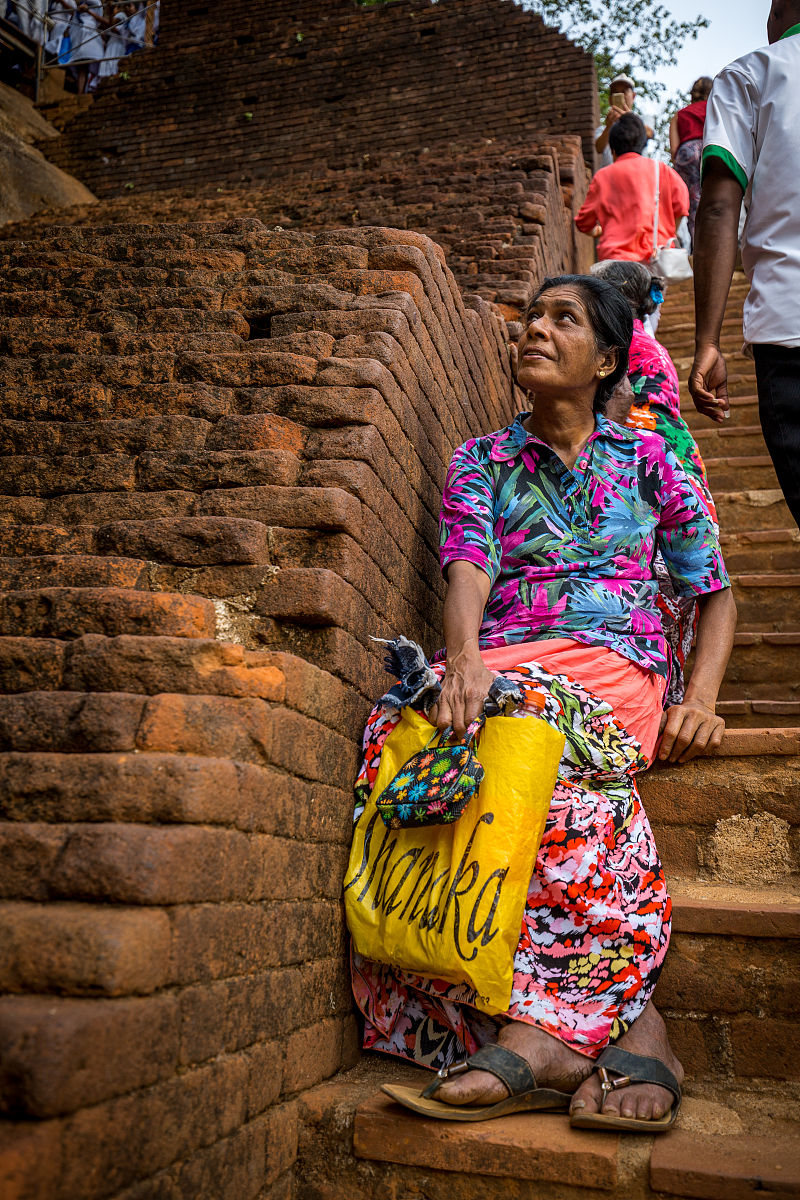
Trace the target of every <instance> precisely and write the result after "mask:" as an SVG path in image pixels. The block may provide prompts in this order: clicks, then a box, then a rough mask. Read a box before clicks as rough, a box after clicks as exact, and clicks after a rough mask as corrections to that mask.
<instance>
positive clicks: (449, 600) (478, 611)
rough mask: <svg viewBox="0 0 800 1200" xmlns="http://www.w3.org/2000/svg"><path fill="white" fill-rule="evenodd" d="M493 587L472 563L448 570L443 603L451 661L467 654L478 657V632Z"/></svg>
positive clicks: (448, 659) (461, 564) (448, 651)
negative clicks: (445, 594)
mask: <svg viewBox="0 0 800 1200" xmlns="http://www.w3.org/2000/svg"><path fill="white" fill-rule="evenodd" d="M490 587H491V581H490V579H489V576H488V575H487V574H486V572H485V571H482V570H481V569H480V567H476V566H475V565H474V564H473V563H469V562H454V563H451V564H450V566H449V567H448V571H447V596H446V598H445V602H444V644H445V646H446V647H447V661H448V662H450V661H451V660H455V659H457V658H460V657H463V656H465V655H466V656H467V657H470V658H475V657H479V651H478V631H479V630H480V627H481V621H482V619H483V610H484V608H485V607H486V601H487V600H488V598H489V589H490Z"/></svg>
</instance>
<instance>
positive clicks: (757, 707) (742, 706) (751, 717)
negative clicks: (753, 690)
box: [717, 684, 800, 729]
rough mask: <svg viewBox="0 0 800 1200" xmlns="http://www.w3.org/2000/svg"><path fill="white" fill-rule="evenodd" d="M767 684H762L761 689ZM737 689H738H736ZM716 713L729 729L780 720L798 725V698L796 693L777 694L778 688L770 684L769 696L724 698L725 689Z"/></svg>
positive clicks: (756, 725)
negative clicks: (722, 718)
mask: <svg viewBox="0 0 800 1200" xmlns="http://www.w3.org/2000/svg"><path fill="white" fill-rule="evenodd" d="M768 687H769V685H767V684H765V685H763V689H758V690H759V691H761V690H764V689H766V688H768ZM736 690H737V691H738V690H740V689H738V688H737V689H736ZM717 713H718V714H719V715H720V716H721V717H724V718H725V723H726V725H727V726H728V727H729V728H731V729H754V728H761V727H762V726H764V725H769V724H771V723H772V722H773V721H780V722H781V724H782V725H786V726H789V725H800V699H798V698H797V694H796V693H794V694H792V693H789V694H787V695H780V694H778V689H777V688H776V687H775V686H774V685H772V687H771V692H770V696H768V697H764V696H760V697H756V698H752V697H748V698H745V699H735V700H732V699H726V698H725V691H724V690H723V691H722V692H721V696H720V699H719V700H718V701H717Z"/></svg>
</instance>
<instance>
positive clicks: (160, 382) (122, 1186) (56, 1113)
mask: <svg viewBox="0 0 800 1200" xmlns="http://www.w3.org/2000/svg"><path fill="white" fill-rule="evenodd" d="M128 212H129V213H130V212H131V210H130V209H129V210H128ZM115 215H116V214H115ZM518 217H519V214H517V219H518ZM518 232H519V231H518ZM523 236H524V235H523ZM0 255H2V259H3V266H4V272H3V278H4V284H3V287H4V291H3V294H2V295H0V342H1V343H2V352H3V360H2V363H0V374H1V376H2V383H3V385H4V406H5V408H4V417H5V420H4V423H3V426H2V432H1V433H0V439H1V440H0V476H1V477H2V490H3V491H4V492H5V499H4V502H3V513H4V517H5V518H6V520H5V521H4V523H3V524H2V525H0V549H1V550H2V559H0V583H1V584H2V588H3V590H4V592H5V594H4V596H3V597H2V602H1V603H0V678H1V680H2V684H3V690H4V691H6V692H7V693H8V694H7V695H6V697H5V698H3V699H2V701H1V702H0V739H2V747H1V748H2V750H3V753H2V755H0V819H1V824H0V835H2V837H3V839H4V853H5V856H6V862H7V864H8V869H7V870H6V871H5V872H4V879H3V885H2V887H3V891H2V896H3V898H4V899H5V900H6V901H7V903H6V904H5V906H4V907H3V908H2V909H0V924H2V936H3V937H4V939H5V943H6V944H7V945H9V946H11V947H12V951H13V952H12V954H11V955H10V956H9V960H8V962H7V965H6V967H5V968H3V970H4V973H3V974H0V982H2V986H3V988H4V990H5V991H6V992H7V994H6V995H5V996H4V997H2V998H0V1020H2V1021H3V1022H4V1029H5V1031H6V1034H5V1041H4V1044H3V1045H4V1048H3V1051H2V1054H0V1075H2V1080H3V1083H4V1100H3V1105H4V1112H5V1114H6V1116H7V1117H8V1118H9V1122H8V1127H7V1129H6V1130H5V1131H4V1132H2V1133H0V1149H2V1147H3V1145H10V1146H11V1159H10V1161H11V1168H10V1171H11V1174H10V1175H8V1176H6V1177H3V1176H0V1179H4V1180H5V1181H6V1182H8V1180H9V1179H10V1180H11V1183H12V1185H13V1187H14V1189H15V1190H13V1191H10V1195H11V1196H13V1197H14V1198H15V1200H40V1198H41V1197H47V1200H100V1198H102V1197H114V1198H115V1200H151V1198H155V1197H156V1196H159V1197H160V1196H163V1195H169V1196H170V1197H173V1196H174V1197H176V1198H177V1197H184V1196H185V1197H187V1200H188V1197H190V1196H191V1197H192V1200H196V1197H197V1196H199V1195H202V1196H203V1200H206V1197H208V1200H216V1198H217V1197H219V1198H220V1200H233V1197H235V1198H236V1200H240V1197H241V1198H245V1197H247V1200H250V1198H251V1197H252V1198H253V1200H288V1197H292V1198H293V1200H368V1198H369V1200H372V1197H373V1196H375V1195H377V1194H385V1195H387V1196H397V1197H398V1200H399V1198H400V1197H402V1198H403V1200H405V1198H406V1197H408V1198H411V1197H414V1200H416V1198H417V1197H423V1196H424V1197H426V1198H428V1200H439V1198H442V1200H443V1198H444V1197H445V1196H447V1197H448V1200H477V1198H478V1197H484V1196H487V1195H502V1196H503V1197H504V1198H505V1197H508V1200H517V1198H518V1200H555V1198H556V1197H558V1198H559V1200H561V1198H563V1200H591V1198H597V1197H601V1196H606V1197H607V1196H614V1197H615V1198H616V1200H645V1198H650V1197H653V1196H655V1195H672V1196H688V1197H698V1198H701V1197H715V1198H719V1200H739V1197H750V1196H753V1197H756V1196H759V1195H769V1196H771V1197H773V1200H781V1198H782V1197H788V1196H796V1195H798V1193H800V1161H799V1160H800V1125H798V1122H797V1121H796V1120H795V1119H794V1115H793V1110H792V1108H791V1105H792V1104H796V1103H797V1102H798V1100H800V1088H798V1084H797V1079H798V1067H797V1062H798V1051H799V1050H800V1024H799V1023H798V1021H797V1012H798V1003H797V999H798V997H797V991H798V982H797V981H798V975H800V972H798V957H799V956H798V953H797V951H798V939H800V885H799V884H798V824H800V807H799V806H798V781H800V730H798V728H797V726H798V724H799V722H798V721H797V709H796V681H797V678H798V673H797V671H796V664H797V656H798V651H797V649H796V647H797V646H798V640H799V638H798V635H797V634H796V632H795V631H794V625H795V624H796V620H797V619H796V618H793V613H794V612H796V609H797V605H796V603H793V596H794V594H796V585H797V582H798V576H797V575H793V574H792V571H793V569H794V568H796V565H797V541H796V537H795V532H796V531H793V530H792V523H791V521H790V519H789V516H788V513H787V510H786V508H785V505H784V504H783V502H782V500H781V498H780V495H779V493H778V492H777V490H776V484H775V480H774V477H773V476H772V474H771V469H770V468H768V467H766V466H765V464H764V462H763V461H762V460H763V457H764V451H763V444H762V443H761V442H760V435H759V434H758V430H757V425H756V416H755V407H754V405H755V401H754V394H755V388H754V384H753V378H752V371H751V368H750V364H749V362H748V360H746V359H737V358H736V357H735V351H736V348H737V345H738V339H739V337H740V334H739V328H740V326H739V323H738V322H739V317H738V314H737V308H738V306H739V305H740V302H741V298H742V295H743V291H744V288H743V285H742V283H741V281H739V280H737V283H736V285H735V287H734V291H733V294H732V300H731V308H730V311H731V316H730V319H729V321H728V323H727V325H726V336H727V338H728V342H727V346H726V348H727V349H728V350H729V352H730V354H731V357H730V364H731V386H732V391H733V393H734V395H735V400H734V405H733V415H732V418H731V422H730V426H729V427H728V426H726V427H725V428H724V429H722V430H721V431H717V430H716V429H711V430H709V429H708V428H706V429H702V430H700V434H701V437H700V441H701V445H702V448H703V452H704V454H705V456H706V461H707V465H708V466H709V472H710V475H711V482H712V486H713V488H714V490H715V495H716V500H717V503H718V506H719V511H720V517H721V522H722V530H723V538H724V540H725V546H726V551H727V553H728V558H729V562H730V564H731V569H732V573H733V574H734V577H735V587H736V591H737V600H738V602H739V605H740V617H741V623H740V632H739V634H738V635H737V646H736V651H735V654H734V658H733V661H732V664H731V668H730V671H729V674H728V678H727V680H726V685H725V687H726V691H725V692H724V693H723V699H722V701H721V704H723V705H727V706H728V709H727V710H726V716H727V717H728V719H729V725H730V727H731V728H730V731H729V732H728V733H727V734H726V738H725V742H724V745H723V749H722V752H721V754H720V755H719V756H717V757H716V758H714V759H702V760H700V761H699V762H697V763H694V764H692V765H690V766H688V767H681V768H677V769H675V768H670V769H665V770H657V771H654V772H652V773H651V774H650V775H649V776H647V777H646V778H645V779H644V780H643V781H642V791H643V795H644V798H645V803H646V806H647V809H648V812H649V813H650V816H651V820H652V822H653V825H654V827H655V829H656V834H657V838H658V842H659V846H660V847H661V850H662V854H663V857H664V860H665V862H666V864H667V866H668V869H669V871H670V875H671V879H672V890H673V895H674V899H675V933H674V939H673V946H672V950H671V953H670V956H669V958H668V961H667V965H666V967H665V970H664V973H663V976H662V979H661V981H660V982H659V987H658V992H657V997H656V999H657V1003H658V1004H659V1007H660V1008H661V1009H662V1010H663V1011H664V1013H665V1016H666V1018H667V1021H668V1023H669V1028H670V1034H671V1037H672V1038H673V1041H674V1044H675V1047H676V1050H677V1051H678V1053H679V1055H680V1056H681V1058H682V1060H683V1062H684V1064H685V1065H686V1068H687V1072H688V1084H687V1101H686V1105H685V1109H684V1114H683V1116H682V1118H681V1124H680V1128H679V1129H678V1130H677V1131H675V1132H673V1133H671V1134H670V1135H669V1136H668V1137H665V1138H662V1139H661V1140H656V1141H655V1142H653V1141H652V1139H648V1138H646V1137H630V1136H616V1135H611V1136H609V1137H606V1136H602V1135H593V1134H588V1133H579V1132H577V1131H575V1132H573V1131H570V1130H569V1128H568V1126H567V1124H566V1122H565V1120H564V1119H563V1118H559V1117H536V1116H524V1117H517V1118H512V1119H510V1120H506V1121H502V1122H494V1123H491V1124H489V1125H487V1126H479V1127H476V1129H466V1130H465V1129H463V1128H461V1127H454V1128H451V1127H442V1126H441V1125H438V1124H437V1125H433V1124H429V1123H424V1122H420V1121H418V1120H417V1119H416V1118H412V1117H410V1116H409V1117H406V1116H403V1115H402V1114H400V1113H399V1112H398V1111H397V1110H396V1109H394V1108H393V1107H391V1106H389V1105H387V1104H384V1102H383V1101H382V1100H381V1099H380V1095H379V1092H378V1088H379V1084H380V1083H381V1082H383V1081H384V1080H386V1079H387V1078H390V1077H394V1078H397V1079H402V1078H406V1077H407V1076H408V1071H407V1069H406V1068H404V1067H403V1066H401V1065H399V1064H394V1063H392V1062H390V1061H388V1060H386V1059H383V1058H376V1057H369V1056H364V1057H362V1058H361V1059H360V1060H359V1061H358V1062H356V1060H357V1059H358V1055H357V1053H356V1050H355V1039H354V1025H353V1020H352V1016H351V1013H350V1003H349V999H348V990H347V979H346V973H345V970H344V961H343V954H342V951H343V946H342V942H341V916H340V912H339V909H338V905H337V901H336V897H337V894H338V887H339V880H340V878H341V874H342V870H343V863H344V858H345V856H346V847H347V838H348V832H349V830H348V810H349V806H350V798H349V794H348V789H349V784H350V781H351V778H352V774H353V771H354V766H355V761H356V757H357V736H358V734H357V730H358V726H359V724H360V722H361V721H362V719H363V713H364V710H365V705H366V703H367V701H368V700H369V699H370V698H371V697H372V696H374V695H375V694H376V692H377V690H378V688H379V687H380V685H381V681H382V675H381V672H380V668H379V661H378V656H376V655H375V653H374V650H373V649H372V648H371V646H370V643H369V638H368V636H367V634H368V633H369V632H373V631H375V632H386V631H389V630H394V629H398V628H402V629H404V630H406V631H410V632H412V633H413V634H414V635H415V636H418V637H419V638H421V639H422V640H424V641H425V642H426V643H427V644H429V645H432V644H433V643H434V642H436V641H437V638H438V635H437V633H436V627H437V623H438V622H437V604H438V598H439V596H440V595H441V590H440V583H439V580H438V572H437V570H436V561H435V542H436V530H435V514H436V511H437V503H438V489H439V488H440V487H441V475H442V468H443V464H444V463H445V462H446V460H447V457H448V454H449V449H450V448H451V447H452V446H453V445H454V444H456V443H457V442H458V441H460V440H463V438H464V437H465V436H467V433H468V432H469V430H470V428H471V427H477V426H478V425H479V426H480V427H483V428H490V427H497V426H498V425H500V424H502V423H503V422H504V421H505V420H506V419H507V412H508V405H509V403H510V388H509V377H508V371H507V359H506V357H505V347H504V344H503V341H502V336H501V325H500V323H499V322H498V321H496V320H495V319H494V318H493V317H492V315H491V313H490V311H489V309H488V306H487V305H486V304H485V303H484V302H483V301H482V300H481V299H480V298H478V297H475V298H473V299H472V300H470V302H469V306H468V307H465V306H464V304H463V302H462V299H461V297H460V295H459V294H458V291H457V290H456V288H455V283H454V281H453V279H452V276H450V275H449V274H448V273H447V272H446V271H445V270H444V269H443V258H442V255H441V253H440V252H439V251H437V250H436V248H435V247H433V245H432V243H430V242H429V241H428V240H427V239H426V238H422V237H420V236H419V235H418V234H414V233H410V232H409V233H405V232H396V231H395V232H392V231H385V230H383V231H381V230H376V229H359V228H351V229H347V230H340V231H338V232H335V231H330V232H327V233H320V234H309V233H302V232H299V231H288V230H287V231H276V230H274V229H270V228H267V227H265V225H264V224H263V223H261V222H259V221H258V220H255V219H252V218H248V219H243V220H238V221H234V222H218V223H217V224H213V223H212V224H193V223H191V222H184V223H182V224H179V225H155V226H145V225H136V224H135V223H132V222H129V223H128V224H127V225H125V226H119V225H116V226H114V225H110V226H109V225H106V226H103V225H97V226H94V227H89V226H81V227H74V228H71V227H66V226H64V227H61V228H58V229H48V228H46V227H44V226H43V225H42V224H41V223H33V222H32V223H31V225H30V228H29V229H28V230H27V232H24V234H23V231H21V230H15V231H13V233H12V236H10V237H8V238H7V239H5V240H3V241H0ZM691 322H692V314H691V298H690V290H689V289H686V288H682V289H674V290H673V292H672V293H671V295H670V297H669V301H668V305H667V309H666V313H665V317H664V323H663V327H662V337H663V339H664V341H665V343H666V344H667V345H668V346H669V347H670V349H671V350H672V351H673V354H674V356H675V358H676V361H677V362H678V364H679V367H680V370H681V375H682V376H685V374H686V371H687V368H688V359H689V357H690V353H691V328H692V324H691ZM684 411H685V412H686V413H687V414H689V420H690V423H691V424H692V425H693V427H694V428H699V425H700V422H699V421H698V419H697V418H696V417H695V416H694V415H693V410H692V409H691V407H690V405H689V404H688V402H687V401H686V400H685V401H684ZM389 447H391V452H389V450H388V448H389ZM387 512H389V513H390V523H391V536H387V531H386V518H385V514H386V513H387ZM379 513H380V514H381V516H382V518H383V519H382V520H377V519H376V516H377V514H379ZM793 589H795V593H793ZM793 706H795V707H793ZM312 818H313V821H314V823H315V835H314V836H313V837H312V836H309V833H308V828H307V826H308V822H309V821H310V820H311V819H312ZM276 862H279V863H280V864H281V871H277V870H276V868H275V863H276ZM27 993H33V994H27ZM9 1031H10V1036H9ZM31 1031H33V1032H31ZM265 1031H266V1032H265ZM265 1037H266V1041H265V1040H264V1039H265ZM143 1041H146V1043H147V1045H148V1054H147V1055H146V1056H142V1054H141V1045H142V1044H143ZM98 1046H100V1047H101V1049H102V1053H99V1054H98V1049H97V1048H98ZM354 1063H356V1065H354V1066H353V1065H352V1064H354ZM350 1066H352V1070H349V1071H348V1070H345V1071H344V1073H339V1074H338V1075H337V1074H336V1072H337V1070H339V1069H340V1068H348V1067H350ZM176 1071H177V1074H176ZM332 1075H333V1076H334V1078H333V1079H330V1078H329V1077H330V1076H332ZM200 1096H202V1097H203V1100H202V1102H200V1101H199V1100H198V1097H200ZM231 1096H232V1097H234V1099H235V1103H234V1101H233V1100H232V1101H231V1102H230V1103H228V1102H227V1098H228V1097H231ZM234 1110H235V1111H234ZM143 1130H148V1131H151V1132H150V1133H149V1134H148V1141H147V1144H146V1145H145V1144H144V1143H143V1142H142V1141H141V1140H140V1139H141V1137H142V1136H143V1134H142V1131H143ZM131 1131H134V1132H135V1135H136V1136H135V1138H134V1139H133V1141H131V1138H130V1133H131ZM154 1131H157V1133H156V1132H154ZM295 1155H296V1156H297V1157H296V1161H295ZM0 1157H1V1156H0ZM87 1161H90V1162H91V1164H92V1167H91V1171H89V1170H87V1168H86V1163H87Z"/></svg>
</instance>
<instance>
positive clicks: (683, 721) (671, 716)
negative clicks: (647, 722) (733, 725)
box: [657, 700, 725, 763]
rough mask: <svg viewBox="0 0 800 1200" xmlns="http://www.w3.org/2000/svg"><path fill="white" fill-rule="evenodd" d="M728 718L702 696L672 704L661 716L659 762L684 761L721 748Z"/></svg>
mask: <svg viewBox="0 0 800 1200" xmlns="http://www.w3.org/2000/svg"><path fill="white" fill-rule="evenodd" d="M724 732H725V722H724V721H723V719H722V717H718V716H717V714H716V713H715V711H714V709H713V708H709V706H708V705H707V704H703V702H702V701H701V700H684V702H683V704H673V705H672V707H671V708H668V709H667V711H666V712H665V713H664V716H663V717H662V719H661V743H660V745H659V746H658V749H657V757H658V760H659V762H672V763H676V762H677V763H685V762H689V761H690V760H691V759H693V758H696V757H697V755H698V754H703V753H707V752H708V751H710V750H716V749H718V748H719V745H720V742H721V741H722V735H723V733H724Z"/></svg>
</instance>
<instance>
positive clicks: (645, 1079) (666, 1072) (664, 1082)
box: [595, 1046, 681, 1102]
mask: <svg viewBox="0 0 800 1200" xmlns="http://www.w3.org/2000/svg"><path fill="white" fill-rule="evenodd" d="M595 1067H596V1068H601V1067H602V1068H605V1070H606V1071H613V1073H614V1074H615V1075H621V1076H622V1077H623V1078H624V1079H625V1083H623V1082H622V1079H620V1080H619V1081H617V1083H616V1086H617V1087H627V1086H628V1085H629V1084H632V1083H654V1084H656V1085H657V1086H658V1087H664V1088H667V1090H668V1091H670V1092H672V1094H673V1096H674V1097H675V1099H676V1100H677V1101H678V1102H680V1099H681V1086H680V1084H679V1083H678V1081H677V1079H676V1078H675V1076H674V1075H673V1074H672V1071H670V1069H669V1067H667V1066H665V1065H664V1063H663V1062H662V1061H661V1059H660V1058H647V1057H646V1056H645V1055H644V1054H632V1053H631V1052H630V1050H621V1049H619V1047H617V1046H609V1047H608V1048H607V1049H606V1050H604V1051H603V1053H602V1054H601V1055H600V1057H599V1058H598V1059H597V1061H596V1063H595Z"/></svg>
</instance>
